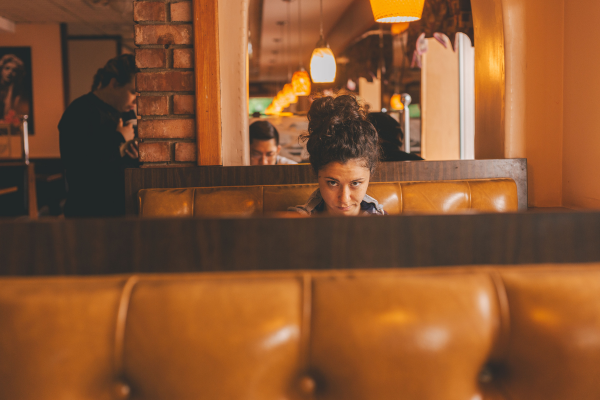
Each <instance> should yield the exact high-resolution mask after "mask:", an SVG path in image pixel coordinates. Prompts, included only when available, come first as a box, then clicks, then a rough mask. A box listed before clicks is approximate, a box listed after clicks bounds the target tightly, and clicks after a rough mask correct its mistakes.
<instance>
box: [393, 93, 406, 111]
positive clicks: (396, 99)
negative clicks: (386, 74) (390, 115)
mask: <svg viewBox="0 0 600 400" xmlns="http://www.w3.org/2000/svg"><path fill="white" fill-rule="evenodd" d="M390 107H392V108H393V109H394V110H400V111H402V110H404V104H403V103H402V96H400V95H399V94H395V95H393V96H392V98H391V100H390Z"/></svg>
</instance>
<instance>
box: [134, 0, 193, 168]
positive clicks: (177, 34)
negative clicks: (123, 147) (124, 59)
mask: <svg viewBox="0 0 600 400" xmlns="http://www.w3.org/2000/svg"><path fill="white" fill-rule="evenodd" d="M133 6H134V8H133V10H134V16H133V19H134V21H135V44H136V45H137V46H138V49H136V52H135V58H136V63H137V66H138V67H139V68H140V69H141V72H140V73H138V75H137V82H136V86H137V90H138V92H139V93H140V96H139V97H138V103H137V105H138V115H139V116H140V120H139V121H138V134H139V137H140V139H141V143H140V161H141V162H142V166H143V167H151V166H165V165H167V164H170V165H196V158H197V155H196V129H195V125H196V119H195V115H194V113H195V100H194V70H193V68H194V65H193V61H194V55H193V35H192V25H191V21H192V3H191V1H179V2H175V0H164V1H134V3H133Z"/></svg>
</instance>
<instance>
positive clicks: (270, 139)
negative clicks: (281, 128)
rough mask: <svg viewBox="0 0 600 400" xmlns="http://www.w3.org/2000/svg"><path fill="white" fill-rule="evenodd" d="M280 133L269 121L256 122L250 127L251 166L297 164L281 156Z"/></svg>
mask: <svg viewBox="0 0 600 400" xmlns="http://www.w3.org/2000/svg"><path fill="white" fill-rule="evenodd" d="M280 152H281V145H280V144H279V132H277V129H275V127H274V126H273V124H271V123H270V122H269V121H256V122H253V123H252V124H251V125H250V165H282V164H284V165H285V164H288V165H289V164H297V162H296V161H293V160H290V159H289V158H285V157H283V156H280V155H279V153H280Z"/></svg>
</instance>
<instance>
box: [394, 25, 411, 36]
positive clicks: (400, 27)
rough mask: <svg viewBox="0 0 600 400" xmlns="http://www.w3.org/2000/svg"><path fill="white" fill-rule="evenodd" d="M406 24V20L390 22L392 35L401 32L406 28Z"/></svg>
mask: <svg viewBox="0 0 600 400" xmlns="http://www.w3.org/2000/svg"><path fill="white" fill-rule="evenodd" d="M408 25H409V23H408V22H398V23H397V24H392V35H399V34H401V33H402V32H404V31H405V30H407V29H408Z"/></svg>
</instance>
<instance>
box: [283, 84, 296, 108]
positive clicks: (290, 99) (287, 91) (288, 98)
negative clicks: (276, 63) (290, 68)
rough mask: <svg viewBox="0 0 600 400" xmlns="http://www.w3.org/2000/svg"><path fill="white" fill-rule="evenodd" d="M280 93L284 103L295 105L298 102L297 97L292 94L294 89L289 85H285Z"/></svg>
mask: <svg viewBox="0 0 600 400" xmlns="http://www.w3.org/2000/svg"><path fill="white" fill-rule="evenodd" d="M281 92H282V95H283V98H284V99H285V102H286V103H289V104H296V103H297V102H298V97H296V95H295V94H294V87H293V86H292V84H291V83H286V84H285V85H284V86H283V89H282V90H281Z"/></svg>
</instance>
